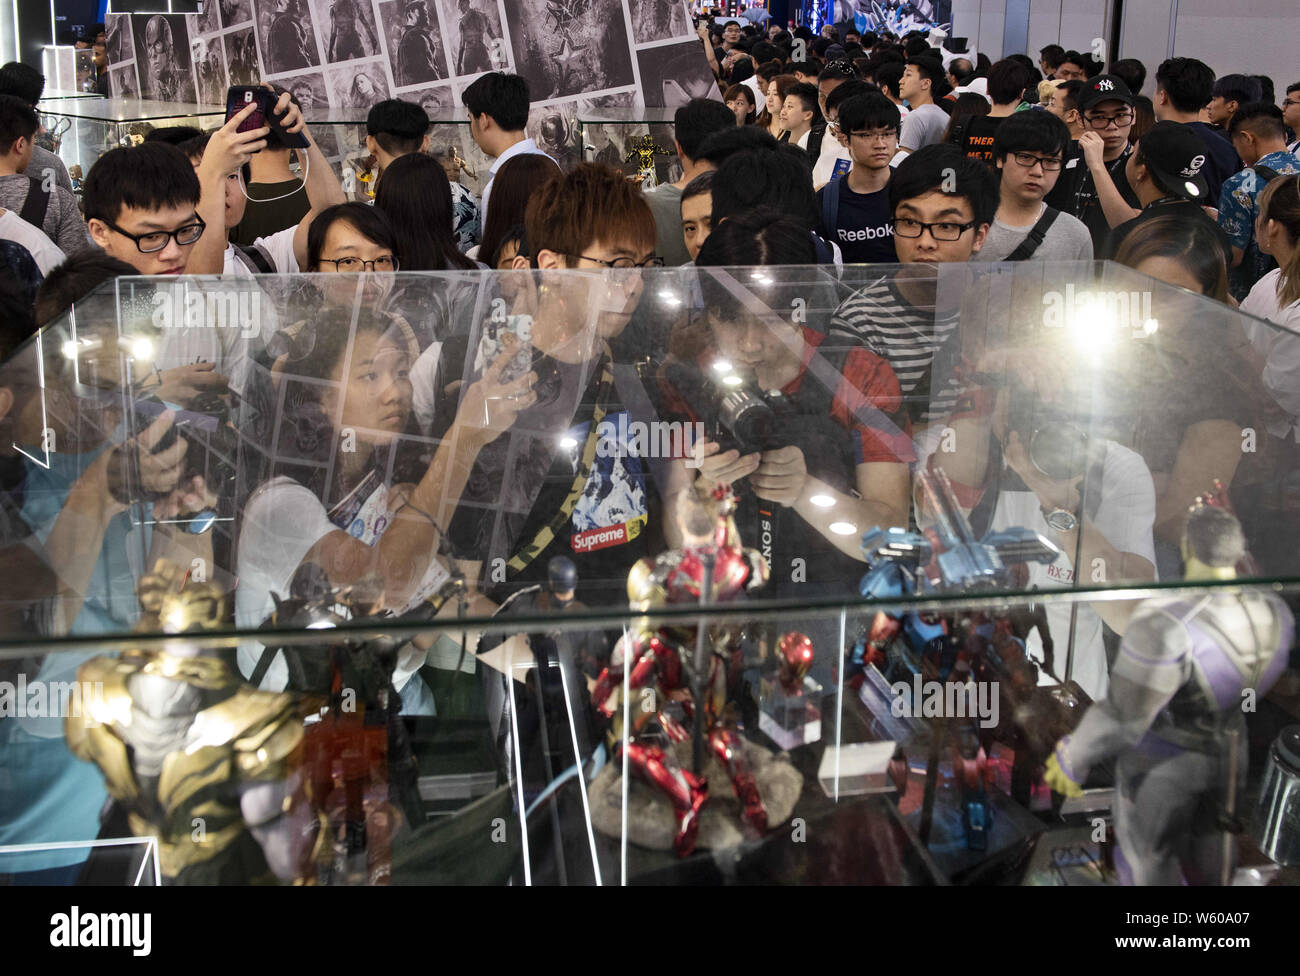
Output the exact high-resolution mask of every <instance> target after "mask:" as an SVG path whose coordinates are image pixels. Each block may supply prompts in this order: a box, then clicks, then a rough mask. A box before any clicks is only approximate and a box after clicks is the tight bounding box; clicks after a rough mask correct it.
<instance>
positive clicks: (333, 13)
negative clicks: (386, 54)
mask: <svg viewBox="0 0 1300 976" xmlns="http://www.w3.org/2000/svg"><path fill="white" fill-rule="evenodd" d="M312 5H313V6H314V7H315V8H316V22H317V23H318V24H320V25H321V34H322V36H323V40H324V48H325V60H326V61H328V62H330V63H331V64H336V63H338V62H340V61H353V60H356V59H359V58H372V57H374V56H375V55H376V54H380V53H382V52H381V51H380V50H379V34H378V32H377V31H376V30H375V12H374V10H373V9H372V8H371V6H370V0H313V4H312Z"/></svg>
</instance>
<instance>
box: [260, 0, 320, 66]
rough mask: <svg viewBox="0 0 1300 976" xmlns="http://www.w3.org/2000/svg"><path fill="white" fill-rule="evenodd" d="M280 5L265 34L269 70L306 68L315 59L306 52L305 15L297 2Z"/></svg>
mask: <svg viewBox="0 0 1300 976" xmlns="http://www.w3.org/2000/svg"><path fill="white" fill-rule="evenodd" d="M282 3H283V5H282V6H281V7H280V9H279V11H278V12H277V13H276V14H275V16H274V17H272V18H271V27H270V29H269V30H268V31H267V32H266V34H267V36H266V48H267V52H268V53H269V55H270V62H271V68H272V70H274V71H291V70H293V69H294V68H308V67H310V66H311V65H312V63H313V62H314V60H315V59H314V58H313V57H312V56H311V53H310V52H309V51H308V50H307V31H306V29H305V28H304V27H303V26H302V21H303V20H304V19H305V17H306V15H305V13H304V11H303V9H302V5H301V4H300V3H299V0H282Z"/></svg>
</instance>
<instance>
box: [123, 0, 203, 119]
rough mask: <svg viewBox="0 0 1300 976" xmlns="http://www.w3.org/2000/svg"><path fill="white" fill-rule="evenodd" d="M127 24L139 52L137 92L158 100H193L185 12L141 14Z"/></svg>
mask: <svg viewBox="0 0 1300 976" xmlns="http://www.w3.org/2000/svg"><path fill="white" fill-rule="evenodd" d="M131 27H132V30H133V31H134V33H135V38H134V40H135V49H136V51H138V52H139V58H138V59H137V64H138V67H139V69H140V91H141V95H142V96H143V97H145V98H154V99H157V100H158V101H162V102H193V101H195V91H194V76H193V74H192V72H191V70H190V35H189V30H188V29H187V26H186V24H185V15H184V14H149V15H147V16H146V15H141V16H138V17H132V18H131Z"/></svg>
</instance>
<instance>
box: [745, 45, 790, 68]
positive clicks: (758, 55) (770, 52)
mask: <svg viewBox="0 0 1300 976" xmlns="http://www.w3.org/2000/svg"><path fill="white" fill-rule="evenodd" d="M749 53H750V55H751V56H752V57H753V58H754V60H755V61H757V62H759V64H762V63H763V62H764V61H775V60H779V59H780V58H781V57H782V53H781V49H780V48H779V47H777V46H776V45H775V44H773V43H772V42H771V41H755V42H754V45H753V46H752V47H751V48H750V49H749Z"/></svg>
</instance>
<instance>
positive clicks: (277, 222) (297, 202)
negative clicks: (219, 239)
mask: <svg viewBox="0 0 1300 976" xmlns="http://www.w3.org/2000/svg"><path fill="white" fill-rule="evenodd" d="M309 210H311V202H310V201H309V200H308V199H307V194H306V192H305V191H304V190H303V189H302V180H287V181H285V182H284V183H249V184H248V204H247V206H246V207H245V208H244V219H243V220H241V221H240V222H239V223H237V224H236V225H235V226H234V227H232V228H230V241H231V243H232V244H242V245H244V246H245V247H247V246H248V245H251V244H252V243H253V242H254V241H256V240H257V239H258V238H259V237H268V236H270V235H271V234H276V233H279V232H280V231H282V230H287V229H288V228H290V227H296V226H297V225H298V223H299V221H301V220H302V218H303V217H306V216H307V212H308V211H309Z"/></svg>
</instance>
